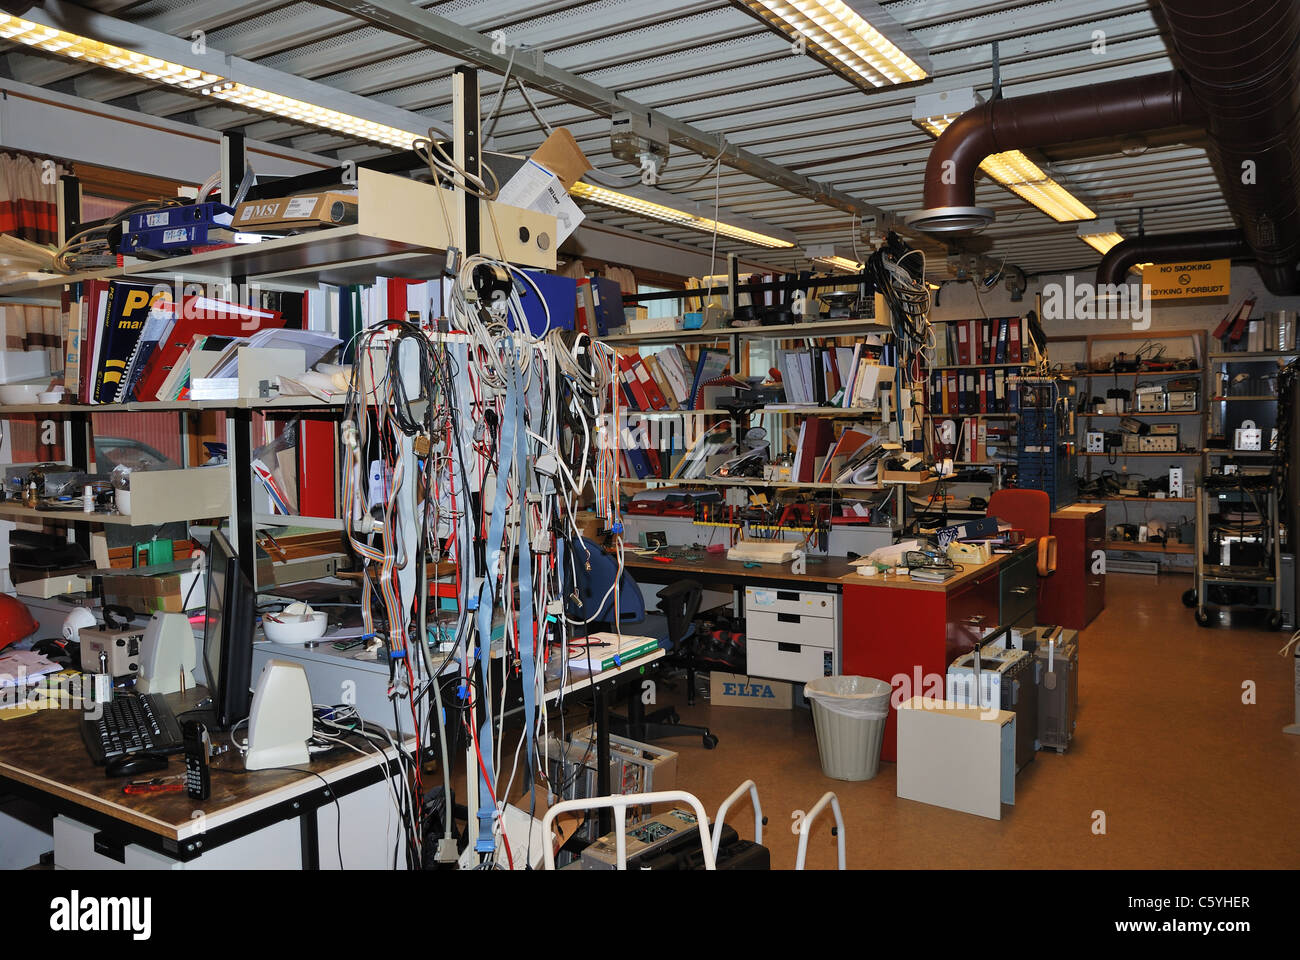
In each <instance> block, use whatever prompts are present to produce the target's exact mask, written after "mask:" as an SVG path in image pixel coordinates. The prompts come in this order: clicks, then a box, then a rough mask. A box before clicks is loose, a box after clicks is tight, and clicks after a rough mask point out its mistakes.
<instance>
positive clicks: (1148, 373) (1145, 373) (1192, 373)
mask: <svg viewBox="0 0 1300 960" xmlns="http://www.w3.org/2000/svg"><path fill="white" fill-rule="evenodd" d="M1204 372H1205V371H1204V370H1135V371H1133V372H1131V373H1123V372H1120V373H1116V372H1114V371H1111V370H1103V371H1101V372H1097V371H1093V370H1089V371H1087V372H1084V371H1078V372H1076V373H1070V372H1068V371H1066V372H1063V373H1062V374H1061V375H1062V376H1063V377H1066V378H1067V379H1069V378H1072V377H1199V376H1200V375H1201V374H1203V373H1204Z"/></svg>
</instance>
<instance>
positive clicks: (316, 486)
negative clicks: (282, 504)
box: [298, 419, 335, 518]
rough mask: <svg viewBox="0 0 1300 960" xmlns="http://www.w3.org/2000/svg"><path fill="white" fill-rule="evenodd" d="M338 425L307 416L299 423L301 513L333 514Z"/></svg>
mask: <svg viewBox="0 0 1300 960" xmlns="http://www.w3.org/2000/svg"><path fill="white" fill-rule="evenodd" d="M334 448H335V442H334V424H333V423H331V422H330V421H328V420H307V419H304V420H302V421H300V422H299V424H298V513H299V514H301V515H302V516H304V517H326V518H329V517H333V516H334V515H335V510H334Z"/></svg>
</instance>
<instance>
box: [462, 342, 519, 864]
mask: <svg viewBox="0 0 1300 960" xmlns="http://www.w3.org/2000/svg"><path fill="white" fill-rule="evenodd" d="M507 363H508V364H509V365H510V381H509V384H508V386H507V388H506V403H505V416H504V417H502V421H501V440H500V443H499V444H498V446H497V486H496V496H495V497H494V498H493V500H492V516H491V518H490V519H489V521H488V539H487V573H486V576H484V578H483V585H482V587H481V588H480V590H479V600H478V611H477V623H478V641H479V658H478V661H479V671H480V673H481V674H482V689H483V690H484V691H485V692H486V691H487V690H488V689H490V688H489V686H488V682H489V677H488V674H489V671H490V670H491V667H492V611H493V610H494V609H495V607H496V601H495V597H494V593H495V590H496V582H497V569H498V567H499V566H500V563H501V537H502V534H503V533H504V532H505V525H506V513H507V511H508V509H509V508H508V506H507V503H506V498H507V495H508V494H507V489H506V488H507V485H508V484H509V481H510V469H511V462H512V461H513V460H514V458H515V444H516V442H517V440H518V438H517V437H516V426H517V424H518V421H519V417H520V414H519V410H518V407H519V398H518V391H517V390H516V386H517V384H518V371H517V370H516V363H515V357H514V351H513V350H512V351H509V352H508V353H507ZM520 499H521V500H522V496H521V497H520ZM522 507H523V504H522V502H521V503H520V508H521V513H522ZM479 747H480V750H481V751H482V753H483V763H482V768H481V769H480V770H479V794H478V795H479V805H478V841H477V843H476V844H475V846H474V849H475V850H476V851H478V852H479V853H491V852H492V851H493V850H495V849H496V843H495V842H494V841H493V839H492V820H493V818H494V817H495V816H496V810H495V808H492V807H491V806H490V804H491V792H490V791H489V790H488V784H489V783H490V782H491V778H492V705H491V703H488V704H487V710H486V711H485V714H484V720H483V725H482V726H481V727H480V728H479ZM485 803H487V804H488V805H489V806H488V808H487V811H486V812H485V808H484V804H485Z"/></svg>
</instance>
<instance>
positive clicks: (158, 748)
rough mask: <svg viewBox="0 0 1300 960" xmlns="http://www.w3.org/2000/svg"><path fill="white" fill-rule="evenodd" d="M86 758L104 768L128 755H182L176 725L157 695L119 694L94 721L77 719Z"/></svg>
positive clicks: (180, 741) (86, 717)
mask: <svg viewBox="0 0 1300 960" xmlns="http://www.w3.org/2000/svg"><path fill="white" fill-rule="evenodd" d="M81 738H82V739H83V740H85V741H86V749H87V750H89V751H90V758H91V759H92V760H94V761H95V763H98V764H105V763H107V762H108V761H110V760H113V759H116V758H117V757H121V756H124V755H125V754H128V753H182V752H184V750H185V742H184V739H183V737H182V735H181V727H180V724H179V723H177V722H176V717H175V715H174V714H173V713H172V710H171V707H169V706H167V704H166V702H165V701H164V700H163V698H162V695H161V694H154V693H151V694H134V693H130V694H119V695H117V696H116V697H114V698H113V699H112V700H111V701H110V702H108V703H106V704H104V712H103V714H101V715H100V717H99V718H98V719H92V718H91V717H89V716H84V717H82V719H81Z"/></svg>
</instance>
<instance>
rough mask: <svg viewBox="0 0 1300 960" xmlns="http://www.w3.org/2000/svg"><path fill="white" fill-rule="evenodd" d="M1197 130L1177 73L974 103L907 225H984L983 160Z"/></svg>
mask: <svg viewBox="0 0 1300 960" xmlns="http://www.w3.org/2000/svg"><path fill="white" fill-rule="evenodd" d="M1203 123H1204V116H1203V115H1202V113H1201V111H1200V109H1199V107H1198V106H1197V105H1196V103H1195V102H1194V101H1193V100H1192V98H1191V97H1190V96H1188V92H1187V87H1186V85H1185V84H1184V82H1183V79H1182V77H1180V76H1179V75H1178V74H1177V73H1166V74H1159V75H1157V76H1148V77H1133V78H1131V79H1125V80H1115V81H1113V82H1111V83H1099V84H1095V85H1093V86H1089V87H1076V88H1073V89H1069V90H1055V91H1052V92H1050V93H1038V94H1033V95H1031V96H1027V97H1015V98H1013V99H1010V100H994V101H992V102H990V103H985V104H981V105H980V106H978V107H975V108H974V109H973V110H967V111H966V112H965V113H963V114H962V115H961V116H960V117H958V118H957V119H956V120H954V121H953V122H952V123H951V124H950V125H949V126H948V128H947V129H946V130H944V132H943V134H942V135H941V136H940V137H939V139H938V140H937V141H936V142H935V145H934V149H933V150H931V151H930V159H929V161H928V162H927V163H926V165H925V209H924V210H921V211H919V212H917V213H914V214H912V215H911V216H909V217H908V218H907V222H908V224H909V225H911V226H912V227H915V228H916V229H918V230H922V231H924V232H926V233H941V234H962V233H973V232H976V231H979V230H982V229H984V227H986V226H988V224H989V223H990V222H991V221H992V220H993V211H992V210H990V209H988V208H987V207H977V206H975V173H976V172H977V171H978V169H979V165H980V163H981V161H983V160H984V158H985V157H987V156H989V155H990V154H994V153H1003V152H1005V151H1008V150H1025V149H1032V148H1034V147H1044V146H1049V145H1052V144H1059V143H1074V142H1078V141H1082V140H1095V139H1098V138H1103V137H1118V136H1124V135H1127V134H1136V133H1143V132H1146V131H1149V130H1157V129H1160V128H1163V127H1176V126H1184V125H1194V126H1201V125H1202V124H1203ZM949 164H951V166H949Z"/></svg>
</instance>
